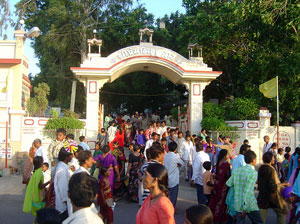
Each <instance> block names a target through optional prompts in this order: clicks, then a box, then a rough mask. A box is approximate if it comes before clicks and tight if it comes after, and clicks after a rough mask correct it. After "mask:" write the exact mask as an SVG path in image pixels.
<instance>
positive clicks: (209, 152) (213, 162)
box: [206, 146, 215, 167]
mask: <svg viewBox="0 0 300 224" xmlns="http://www.w3.org/2000/svg"><path fill="white" fill-rule="evenodd" d="M206 153H207V154H208V156H209V160H210V162H211V165H212V166H213V167H214V166H215V158H214V154H213V152H212V148H211V147H210V146H207V147H206Z"/></svg>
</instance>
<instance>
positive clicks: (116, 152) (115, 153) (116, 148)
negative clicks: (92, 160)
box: [111, 141, 119, 160]
mask: <svg viewBox="0 0 300 224" xmlns="http://www.w3.org/2000/svg"><path fill="white" fill-rule="evenodd" d="M111 154H113V156H114V157H115V158H116V160H117V159H118V157H119V143H118V142H117V141H115V142H114V143H113V149H112V152H111Z"/></svg>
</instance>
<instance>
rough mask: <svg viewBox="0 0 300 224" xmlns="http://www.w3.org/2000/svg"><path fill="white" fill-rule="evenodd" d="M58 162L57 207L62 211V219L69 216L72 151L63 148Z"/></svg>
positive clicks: (55, 189)
mask: <svg viewBox="0 0 300 224" xmlns="http://www.w3.org/2000/svg"><path fill="white" fill-rule="evenodd" d="M58 160H59V162H58V164H57V167H56V170H55V175H54V181H53V182H54V191H55V209H56V210H57V211H58V212H59V213H60V217H61V220H65V219H66V218H67V217H68V208H69V209H70V205H69V204H68V182H69V179H70V172H69V166H68V163H69V162H70V161H71V153H69V152H67V151H66V150H65V148H61V150H60V151H59V154H58Z"/></svg>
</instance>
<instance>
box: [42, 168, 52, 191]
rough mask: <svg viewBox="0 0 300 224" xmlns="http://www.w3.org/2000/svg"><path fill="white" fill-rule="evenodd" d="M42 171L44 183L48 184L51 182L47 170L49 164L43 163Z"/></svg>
mask: <svg viewBox="0 0 300 224" xmlns="http://www.w3.org/2000/svg"><path fill="white" fill-rule="evenodd" d="M42 170H43V176H44V183H46V182H50V180H51V172H50V170H49V163H45V162H44V163H43V166H42ZM49 186H50V185H49V184H48V185H47V186H46V190H48V188H49Z"/></svg>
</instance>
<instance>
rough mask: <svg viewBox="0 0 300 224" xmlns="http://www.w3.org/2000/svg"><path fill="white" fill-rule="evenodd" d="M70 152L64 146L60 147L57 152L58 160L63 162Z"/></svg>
mask: <svg viewBox="0 0 300 224" xmlns="http://www.w3.org/2000/svg"><path fill="white" fill-rule="evenodd" d="M70 155H71V154H70V153H69V152H68V151H67V150H66V149H65V148H64V147H62V148H61V149H60V151H59V153H58V160H59V161H61V162H63V161H65V160H66V158H68V157H69V156H70Z"/></svg>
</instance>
